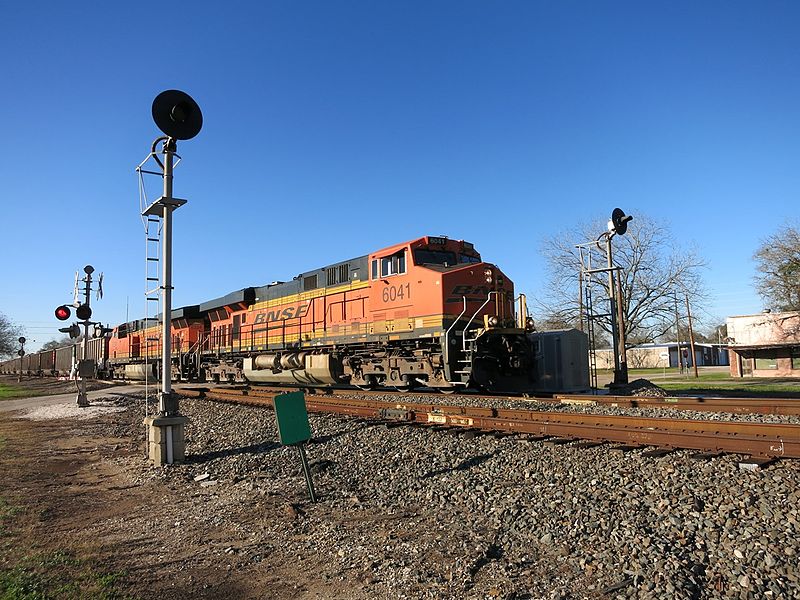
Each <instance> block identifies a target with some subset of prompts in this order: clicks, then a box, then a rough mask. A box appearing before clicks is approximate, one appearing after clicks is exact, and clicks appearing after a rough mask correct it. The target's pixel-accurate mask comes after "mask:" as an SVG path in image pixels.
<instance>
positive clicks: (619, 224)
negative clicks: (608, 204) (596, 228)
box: [611, 208, 633, 235]
mask: <svg viewBox="0 0 800 600" xmlns="http://www.w3.org/2000/svg"><path fill="white" fill-rule="evenodd" d="M631 220H633V217H632V216H630V215H627V216H626V215H625V212H624V211H623V210H622V209H621V208H615V209H614V210H613V211H612V213H611V223H612V225H613V226H614V231H616V232H617V234H618V235H625V232H626V231H628V221H631Z"/></svg>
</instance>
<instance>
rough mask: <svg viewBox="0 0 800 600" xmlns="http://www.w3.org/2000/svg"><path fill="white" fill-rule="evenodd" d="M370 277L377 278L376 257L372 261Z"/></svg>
mask: <svg viewBox="0 0 800 600" xmlns="http://www.w3.org/2000/svg"><path fill="white" fill-rule="evenodd" d="M372 278H373V279H377V278H378V259H375V260H373V261H372Z"/></svg>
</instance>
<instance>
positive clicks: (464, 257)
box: [458, 254, 481, 263]
mask: <svg viewBox="0 0 800 600" xmlns="http://www.w3.org/2000/svg"><path fill="white" fill-rule="evenodd" d="M458 262H462V263H479V262H481V259H480V258H478V257H477V256H469V255H468V254H459V255H458Z"/></svg>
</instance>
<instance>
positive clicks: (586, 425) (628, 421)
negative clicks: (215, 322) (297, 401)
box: [205, 388, 800, 458]
mask: <svg viewBox="0 0 800 600" xmlns="http://www.w3.org/2000/svg"><path fill="white" fill-rule="evenodd" d="M276 393H281V392H280V391H277V392H276V391H274V390H270V391H269V392H267V391H266V390H258V391H255V392H254V391H252V390H221V389H219V388H216V389H212V390H209V391H207V392H205V397H206V398H209V399H212V400H221V401H224V402H235V403H241V404H251V405H256V406H271V404H272V401H271V400H272V398H273V397H274V396H275V395H276ZM306 406H307V408H308V410H309V411H310V412H318V413H335V414H342V415H348V416H353V417H361V418H366V419H378V420H384V421H390V422H395V423H409V424H411V423H417V424H425V425H433V426H444V427H453V428H456V427H461V428H468V429H471V430H475V431H487V432H488V431H492V432H510V433H521V434H529V435H534V436H539V437H541V438H545V437H555V438H562V439H566V440H588V441H593V442H618V443H623V444H627V445H633V446H657V447H660V448H666V449H677V448H684V449H693V450H699V451H703V452H709V453H720V452H727V453H735V454H747V455H751V456H754V457H759V458H800V425H787V424H778V423H748V422H729V421H711V420H692V419H665V418H642V417H630V416H609V415H597V414H586V413H563V412H544V411H530V410H514V409H499V408H491V407H476V406H453V405H438V404H427V403H425V404H423V403H410V402H387V401H378V400H353V399H347V398H337V397H331V396H317V395H307V396H306Z"/></svg>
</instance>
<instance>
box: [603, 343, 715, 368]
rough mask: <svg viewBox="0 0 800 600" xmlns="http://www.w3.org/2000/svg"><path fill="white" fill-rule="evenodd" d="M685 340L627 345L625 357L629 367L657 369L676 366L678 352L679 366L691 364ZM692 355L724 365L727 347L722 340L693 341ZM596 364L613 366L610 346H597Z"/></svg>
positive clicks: (702, 362) (700, 361)
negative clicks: (681, 358)
mask: <svg viewBox="0 0 800 600" xmlns="http://www.w3.org/2000/svg"><path fill="white" fill-rule="evenodd" d="M691 348H692V347H691V344H690V343H689V342H681V343H680V346H678V343H677V342H668V343H664V344H639V345H638V346H633V347H632V348H628V350H627V352H626V353H625V354H626V358H627V359H628V368H629V369H661V368H670V367H677V366H678V365H679V362H678V358H679V355H678V352H679V351H680V352H681V354H682V355H683V361H682V362H683V366H689V367H691V366H694V363H693V362H692V359H691V354H692V349H691ZM694 353H695V358H696V360H697V365H698V366H700V367H708V366H717V365H723V366H724V365H727V364H728V351H727V348H726V346H724V345H722V344H700V343H697V344H695V345H694ZM596 356H597V368H598V369H613V368H614V355H613V352H612V350H611V349H610V348H604V349H599V350H597V351H596Z"/></svg>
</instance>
